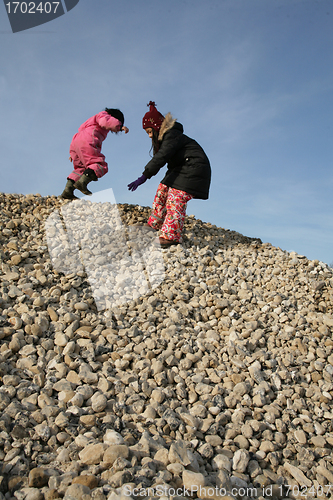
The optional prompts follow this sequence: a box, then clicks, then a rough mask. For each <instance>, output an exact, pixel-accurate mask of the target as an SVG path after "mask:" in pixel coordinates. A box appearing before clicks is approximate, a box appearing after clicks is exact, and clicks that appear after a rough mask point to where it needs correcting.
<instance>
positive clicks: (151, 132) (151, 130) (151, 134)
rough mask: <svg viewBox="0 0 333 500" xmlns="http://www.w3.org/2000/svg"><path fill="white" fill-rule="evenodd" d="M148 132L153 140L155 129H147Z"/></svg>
mask: <svg viewBox="0 0 333 500" xmlns="http://www.w3.org/2000/svg"><path fill="white" fill-rule="evenodd" d="M146 132H147V134H148V136H149V138H150V139H152V138H153V129H152V128H146Z"/></svg>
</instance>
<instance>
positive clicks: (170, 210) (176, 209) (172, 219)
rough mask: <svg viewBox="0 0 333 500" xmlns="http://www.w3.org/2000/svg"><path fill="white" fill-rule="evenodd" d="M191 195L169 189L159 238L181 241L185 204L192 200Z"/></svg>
mask: <svg viewBox="0 0 333 500" xmlns="http://www.w3.org/2000/svg"><path fill="white" fill-rule="evenodd" d="M192 198H193V196H192V195H191V194H188V193H185V191H180V190H179V189H173V188H170V189H169V191H168V196H167V201H166V210H167V213H166V217H165V219H164V223H163V225H162V227H161V237H162V238H165V239H167V240H172V241H177V242H180V241H181V236H182V230H183V227H184V221H185V215H186V207H187V203H188V202H189V201H190V200H192Z"/></svg>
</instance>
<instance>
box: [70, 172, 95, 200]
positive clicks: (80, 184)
mask: <svg viewBox="0 0 333 500" xmlns="http://www.w3.org/2000/svg"><path fill="white" fill-rule="evenodd" d="M91 181H97V175H96V174H95V172H94V171H93V170H91V169H90V168H87V170H85V171H84V172H83V174H82V175H81V177H80V179H79V180H78V181H76V183H75V184H74V188H75V189H78V190H79V191H81V193H83V194H92V192H91V191H89V189H88V188H87V185H88V184H89V182H91Z"/></svg>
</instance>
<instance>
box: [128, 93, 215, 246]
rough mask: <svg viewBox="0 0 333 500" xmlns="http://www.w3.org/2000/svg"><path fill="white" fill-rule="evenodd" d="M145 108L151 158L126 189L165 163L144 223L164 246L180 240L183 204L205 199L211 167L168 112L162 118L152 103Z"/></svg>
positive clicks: (183, 215) (146, 177) (183, 216)
mask: <svg viewBox="0 0 333 500" xmlns="http://www.w3.org/2000/svg"><path fill="white" fill-rule="evenodd" d="M148 106H150V109H149V112H147V113H146V114H145V116H144V117H143V120H142V126H143V128H144V129H145V130H146V132H147V134H148V136H149V137H150V138H151V139H152V146H153V154H154V156H153V158H152V159H151V160H150V161H149V162H148V164H147V165H146V167H145V169H144V172H143V175H142V176H141V177H139V178H138V179H137V180H136V181H134V182H132V183H131V184H129V185H128V189H129V190H131V191H135V190H136V189H137V187H138V186H140V185H141V184H143V183H144V182H145V181H146V180H147V179H150V178H151V177H152V176H154V175H156V174H157V173H158V172H159V170H160V169H161V168H162V167H163V166H164V165H165V164H166V163H167V164H168V168H167V172H166V174H165V176H164V178H163V179H162V181H161V183H160V184H159V186H158V188H157V192H156V196H155V199H154V203H153V208H152V212H151V215H150V218H149V220H148V225H149V226H150V227H152V228H153V229H155V230H160V238H159V241H160V244H161V246H162V247H168V246H170V245H174V244H177V243H179V242H180V241H181V233H182V229H183V226H184V220H185V215H186V207H187V203H188V202H189V201H190V200H191V199H193V198H197V199H202V200H207V199H208V195H209V187H210V181H211V168H210V163H209V160H208V158H207V156H206V154H205V152H204V150H203V149H202V147H201V146H200V145H199V144H198V143H197V142H196V141H195V140H193V139H190V138H189V137H187V136H186V135H185V134H184V129H183V126H182V125H181V124H180V123H178V122H177V121H176V120H175V119H174V118H172V116H171V114H170V113H168V114H167V115H166V116H165V117H164V116H163V115H162V114H161V113H159V111H158V110H157V109H156V107H155V103H154V102H152V101H150V103H149V104H148Z"/></svg>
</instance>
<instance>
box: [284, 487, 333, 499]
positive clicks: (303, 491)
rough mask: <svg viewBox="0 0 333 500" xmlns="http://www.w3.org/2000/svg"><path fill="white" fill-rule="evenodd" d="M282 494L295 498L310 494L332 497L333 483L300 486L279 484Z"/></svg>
mask: <svg viewBox="0 0 333 500" xmlns="http://www.w3.org/2000/svg"><path fill="white" fill-rule="evenodd" d="M279 489H280V494H281V496H286V497H289V496H290V495H291V496H292V497H294V498H304V499H306V498H307V497H308V496H310V497H314V498H321V497H331V496H332V495H333V485H332V484H326V485H325V486H311V487H308V486H298V485H289V484H284V485H280V486H279Z"/></svg>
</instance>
